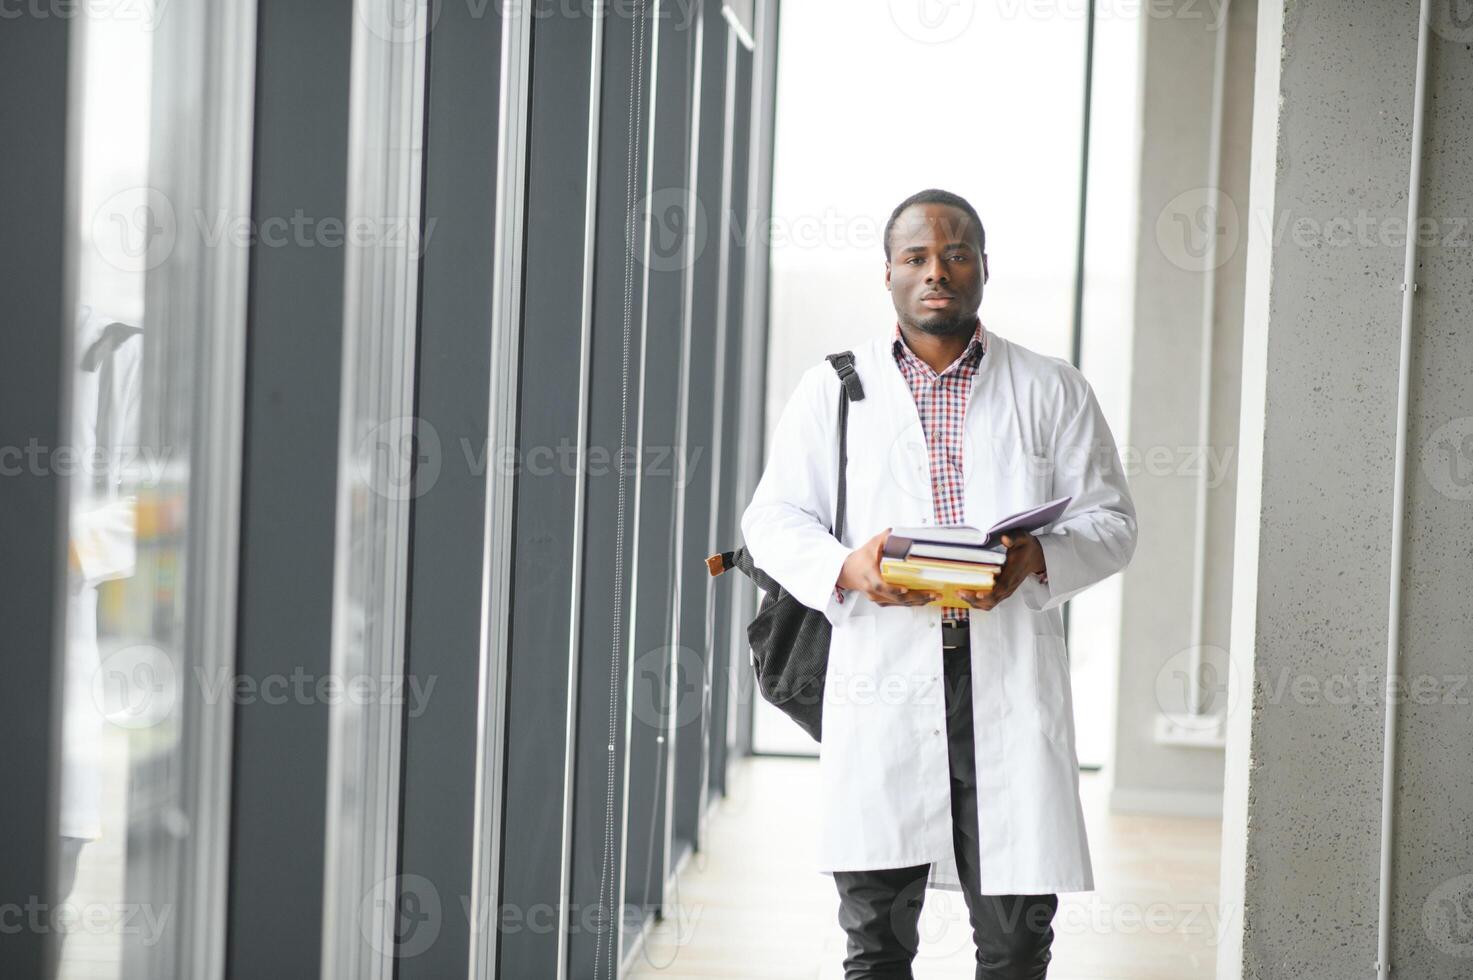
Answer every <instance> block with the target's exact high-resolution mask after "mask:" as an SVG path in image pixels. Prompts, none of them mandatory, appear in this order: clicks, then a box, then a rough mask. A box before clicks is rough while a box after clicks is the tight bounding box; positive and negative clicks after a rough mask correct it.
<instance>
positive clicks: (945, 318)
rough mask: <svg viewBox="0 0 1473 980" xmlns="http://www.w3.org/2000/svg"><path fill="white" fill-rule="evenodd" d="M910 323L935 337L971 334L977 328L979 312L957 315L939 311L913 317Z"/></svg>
mask: <svg viewBox="0 0 1473 980" xmlns="http://www.w3.org/2000/svg"><path fill="white" fill-rule="evenodd" d="M909 325H910V326H911V327H914V328H915V329H916V330H919V331H920V332H921V333H925V334H930V335H932V336H933V337H955V336H957V335H959V334H964V335H968V336H970V335H971V333H972V331H973V330H975V329H976V328H977V314H975V313H968V314H966V315H965V316H956V315H947V314H939V313H938V314H937V315H935V316H928V317H925V318H923V319H920V318H911V321H910V324H909Z"/></svg>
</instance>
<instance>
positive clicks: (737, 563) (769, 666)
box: [706, 350, 864, 742]
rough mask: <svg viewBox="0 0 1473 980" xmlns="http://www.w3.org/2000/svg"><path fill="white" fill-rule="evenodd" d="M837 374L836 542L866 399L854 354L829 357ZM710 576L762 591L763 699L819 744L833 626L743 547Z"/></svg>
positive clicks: (758, 643) (755, 650) (758, 660)
mask: <svg viewBox="0 0 1473 980" xmlns="http://www.w3.org/2000/svg"><path fill="white" fill-rule="evenodd" d="M828 362H829V363H830V364H831V365H833V368H834V371H835V372H836V373H837V374H838V375H839V381H840V382H841V383H840V385H839V494H838V500H837V501H836V503H835V505H834V526H833V528H832V529H831V530H832V533H833V535H834V537H835V538H838V539H839V540H841V541H842V540H843V538H844V490H845V488H844V482H845V476H844V471H845V469H846V468H847V467H846V464H847V463H848V461H849V446H848V437H849V403H850V402H851V401H856V402H857V401H861V400H863V399H864V386H863V385H862V384H860V381H859V374H858V373H857V372H856V371H855V370H854V352H853V351H847V350H846V351H844V352H843V353H841V354H830V355H828ZM706 568H707V569H708V570H709V571H710V573H711V575H712V576H716V575H720V574H721V573H722V572H725V571H727V570H728V569H732V568H735V569H736V570H737V571H739V572H741V573H742V574H743V575H746V576H747V577H748V578H750V579H751V580H752V581H753V582H755V583H757V587H758V588H759V589H761V590H762V591H763V593H764V595H763V597H762V603H761V604H760V605H759V606H758V607H757V615H756V617H755V618H753V620H752V621H751V622H750V623H748V624H747V642H748V643H749V644H750V646H751V649H752V669H753V670H754V671H755V673H756V675H757V689H758V690H759V691H761V692H762V697H763V698H765V699H766V700H767V701H768V702H770V703H771V704H773V705H775V706H776V707H778V708H779V709H781V710H782V711H783V713H785V714H786V715H787V716H788V717H789V718H791V719H793V721H795V722H797V723H798V727H800V728H802V729H803V730H804V731H805V732H807V733H808V734H809V735H810V736H811V737H812V738H813V740H814V741H815V742H817V741H820V740H821V738H822V734H823V689H824V674H825V672H826V671H827V670H828V665H829V638H830V634H831V632H832V627H831V626H830V625H829V621H828V617H827V616H825V615H824V614H823V613H822V612H821V611H820V610H817V609H810V608H809V607H808V606H805V605H803V604H802V603H801V602H799V601H798V600H797V598H796V597H794V596H793V594H792V593H791V592H789V591H788V590H787V589H785V588H783V587H782V586H781V585H779V584H778V582H777V580H776V579H774V578H773V577H772V576H771V575H768V574H767V573H766V572H764V571H763V570H762V569H760V568H758V567H757V566H756V565H754V564H752V556H751V555H749V554H747V549H746V548H745V547H742V548H738V549H737V550H736V551H723V552H721V553H720V554H717V555H712V556H711V557H709V558H707V559H706Z"/></svg>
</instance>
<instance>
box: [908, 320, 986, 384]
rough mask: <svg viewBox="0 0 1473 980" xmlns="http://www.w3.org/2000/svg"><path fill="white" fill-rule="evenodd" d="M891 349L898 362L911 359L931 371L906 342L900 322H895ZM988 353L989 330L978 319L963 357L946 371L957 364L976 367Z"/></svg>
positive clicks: (947, 368)
mask: <svg viewBox="0 0 1473 980" xmlns="http://www.w3.org/2000/svg"><path fill="white" fill-rule="evenodd" d="M890 349H891V351H892V352H893V353H894V354H895V359H896V360H897V361H898V360H900V359H901V358H909V359H910V360H912V361H914V362H915V363H917V364H919V365H921V366H922V367H924V368H926V370H928V371H929V370H930V369H931V368H930V365H929V364H927V363H926V362H925V361H923V360H921V359H920V358H919V357H917V356H916V353H915V351H913V350H911V349H910V345H909V344H907V343H906V342H905V334H903V333H901V332H900V321H899V320H896V321H895V332H894V334H892V335H891V344H890ZM986 353H987V329H986V328H985V327H983V326H982V318H981V317H977V326H976V328H975V329H973V331H972V338H971V340H969V341H967V348H966V350H964V351H962V355H961V357H959V358H957V359H956V361H953V362H952V363H951V364H949V365H947V367H946V370H947V371H950V370H951V369H952V368H953V367H955V366H956V365H957V364H961V365H963V366H969V367H970V366H974V365H976V364H977V362H979V361H981V360H982V358H983V356H984V355H986ZM941 373H943V374H944V373H945V372H944V371H943V372H941Z"/></svg>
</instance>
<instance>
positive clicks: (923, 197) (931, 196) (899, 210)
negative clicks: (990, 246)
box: [885, 187, 987, 262]
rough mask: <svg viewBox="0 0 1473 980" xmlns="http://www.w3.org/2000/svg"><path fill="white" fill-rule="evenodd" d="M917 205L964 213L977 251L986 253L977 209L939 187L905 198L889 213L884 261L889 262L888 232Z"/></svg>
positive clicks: (985, 236)
mask: <svg viewBox="0 0 1473 980" xmlns="http://www.w3.org/2000/svg"><path fill="white" fill-rule="evenodd" d="M917 204H945V205H946V206H948V207H953V208H956V209H957V210H958V211H962V212H964V213H965V214H966V216H967V217H968V218H970V219H971V221H972V224H973V226H974V227H976V229H977V244H978V245H979V246H980V248H979V251H981V252H982V253H984V254H985V253H986V252H987V229H986V228H984V227H982V219H981V218H979V217H978V216H977V209H976V208H974V207H972V205H971V204H970V203H969V202H968V201H967V199H966V198H964V197H962V196H961V195H960V194H953V193H952V192H951V191H943V190H941V189H940V188H939V187H928V188H926V189H925V190H923V191H917V192H916V193H914V194H912V195H911V196H910V197H907V198H906V199H905V200H903V201H901V202H900V203H899V204H897V205H896V206H895V210H894V211H891V212H890V220H889V221H887V222H885V261H887V262H888V261H889V260H890V232H891V230H892V229H893V228H894V227H895V221H896V219H897V218H899V217H900V216H901V215H902V214H904V213H905V211H906V209H907V208H912V207H915V206H916V205H917Z"/></svg>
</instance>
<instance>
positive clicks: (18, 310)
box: [0, 17, 73, 977]
mask: <svg viewBox="0 0 1473 980" xmlns="http://www.w3.org/2000/svg"><path fill="white" fill-rule="evenodd" d="M71 23H72V21H71V18H67V17H22V18H20V19H14V20H11V19H7V21H6V22H5V27H4V29H3V30H0V91H4V92H7V93H9V94H10V97H9V98H6V99H4V100H0V143H3V144H4V145H5V146H6V147H7V152H5V153H0V214H4V215H5V220H4V221H3V222H0V269H4V270H5V280H6V281H5V292H4V295H5V325H6V331H5V333H6V353H5V356H4V357H3V358H0V540H3V541H4V542H5V548H6V550H7V552H8V553H9V554H11V555H12V556H15V557H16V559H17V560H12V561H9V562H5V563H4V568H3V570H0V591H3V594H4V595H5V600H6V615H5V630H6V633H5V648H4V649H5V654H6V656H5V658H4V660H5V683H4V685H0V735H3V738H4V744H5V746H6V760H5V796H6V804H5V805H4V806H0V848H3V851H0V903H3V904H4V905H5V906H6V907H7V908H21V909H24V908H28V907H30V903H33V902H37V901H39V902H42V903H44V904H45V905H47V906H49V905H51V904H52V900H53V897H54V893H55V886H56V881H55V875H54V871H53V865H54V862H55V860H56V835H57V798H58V792H59V788H60V759H61V665H62V660H63V658H62V650H63V646H64V642H65V636H64V630H65V616H64V610H65V608H66V562H65V555H66V536H67V480H66V478H65V477H63V476H60V475H59V474H58V473H56V472H55V471H54V470H53V468H52V467H51V466H50V463H51V459H52V457H51V455H50V452H51V451H55V450H56V449H57V448H59V447H62V446H64V445H66V444H67V442H68V441H69V438H70V437H69V436H68V434H67V433H68V431H69V428H68V427H69V424H70V423H69V420H70V416H71V382H70V375H71V371H70V369H69V368H70V365H71V363H72V332H73V331H72V312H71V308H72V303H73V297H72V295H71V288H72V287H71V285H70V284H69V283H68V282H67V277H66V273H65V268H66V241H67V230H68V227H69V221H68V215H67V197H68V188H67V183H66V178H67V168H66V167H65V166H64V165H63V162H64V161H65V160H66V157H67V110H68V85H67V83H68V76H67V73H68V70H69V66H70V60H69V58H68V50H67V45H68V34H69V33H70V32H69V26H70V24H71ZM29 446H38V447H42V448H43V449H45V450H47V452H43V453H42V454H41V455H40V456H33V457H32V459H33V460H36V461H38V464H39V465H33V464H32V462H31V461H28V460H27V459H26V456H25V453H26V452H27V449H26V447H29ZM58 469H59V467H58ZM12 924H13V923H12ZM7 933H8V934H7V935H6V936H5V937H4V940H3V942H0V974H3V975H4V976H13V977H41V976H48V975H49V970H50V967H49V966H48V964H49V963H50V962H51V957H52V956H54V949H52V946H51V942H50V940H51V936H50V935H49V934H48V933H47V932H46V931H44V930H34V929H22V930H20V931H19V932H14V933H11V932H9V930H7Z"/></svg>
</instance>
